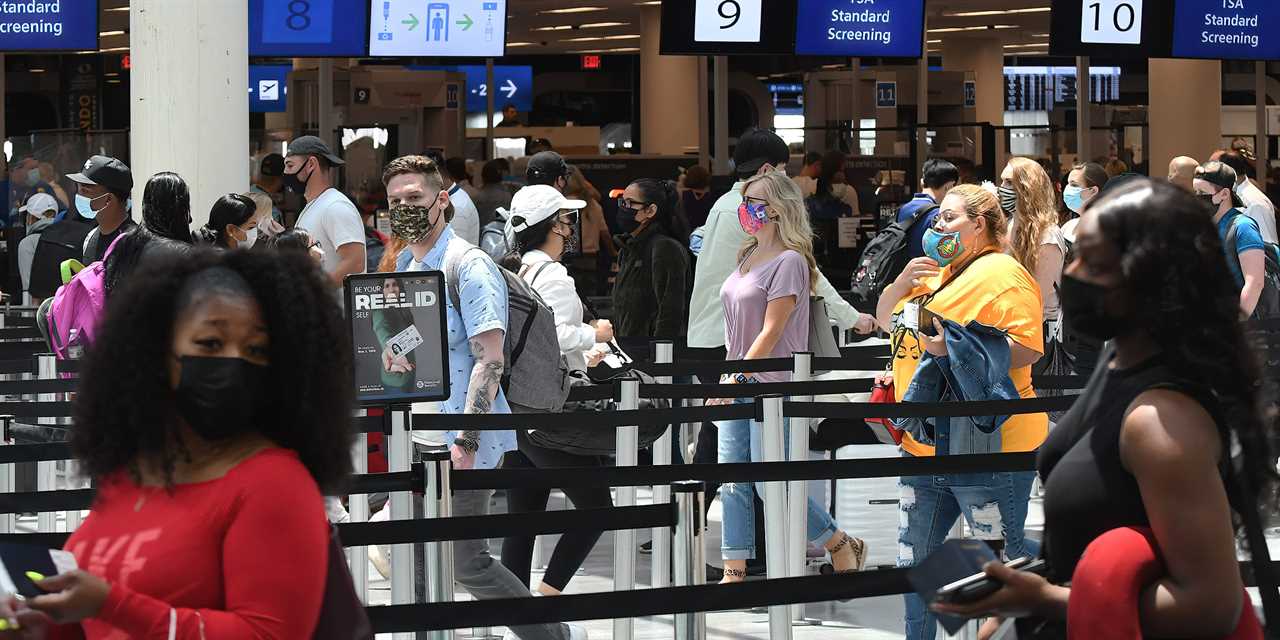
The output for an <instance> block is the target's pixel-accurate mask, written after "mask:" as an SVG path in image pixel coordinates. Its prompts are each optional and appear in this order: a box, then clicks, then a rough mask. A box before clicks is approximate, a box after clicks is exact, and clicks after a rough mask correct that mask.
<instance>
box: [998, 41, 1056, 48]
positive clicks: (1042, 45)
mask: <svg viewBox="0 0 1280 640" xmlns="http://www.w3.org/2000/svg"><path fill="white" fill-rule="evenodd" d="M1048 46H1049V43H1047V42H1033V43H1030V44H1006V45H1004V48H1005V49H1043V48H1045V47H1048Z"/></svg>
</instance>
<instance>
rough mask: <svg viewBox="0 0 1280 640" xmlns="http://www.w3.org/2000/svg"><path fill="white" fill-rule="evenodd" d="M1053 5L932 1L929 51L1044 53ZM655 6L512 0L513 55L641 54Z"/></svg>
mask: <svg viewBox="0 0 1280 640" xmlns="http://www.w3.org/2000/svg"><path fill="white" fill-rule="evenodd" d="M217 1H219V2H222V1H232V0H217ZM241 1H244V0H241ZM683 1H692V0H683ZM793 1H794V0H793ZM1049 3H1050V0H927V4H926V9H927V13H928V18H927V21H928V30H929V38H928V40H929V50H930V51H931V52H935V53H936V52H939V51H940V45H941V41H942V39H943V38H948V39H949V38H953V37H961V38H962V37H967V36H973V35H978V34H981V35H988V34H990V33H997V34H1000V35H1001V36H1002V38H1003V39H1004V40H1005V47H1006V51H1007V52H1008V53H1009V54H1010V55H1015V54H1017V55H1027V54H1031V55H1035V54H1039V53H1045V52H1047V49H1048V43H1049V12H1048V6H1049ZM649 4H661V3H660V2H655V1H653V0H649V1H641V0H508V9H509V11H508V13H509V15H508V26H507V42H508V44H507V52H508V54H511V55H525V54H566V53H620V54H626V53H634V52H638V51H639V48H640V12H641V10H642V5H649ZM101 6H102V15H101V25H100V31H101V33H102V36H101V38H100V42H99V47H100V50H102V51H104V52H121V53H123V52H127V51H128V46H129V35H128V30H129V10H128V7H129V0H102V5H101ZM575 9H590V10H581V11H574V10H575ZM566 10H569V11H566ZM957 14H960V15H957ZM972 14H977V15H972Z"/></svg>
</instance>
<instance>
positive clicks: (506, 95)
mask: <svg viewBox="0 0 1280 640" xmlns="http://www.w3.org/2000/svg"><path fill="white" fill-rule="evenodd" d="M409 68H410V69H419V70H422V71H460V72H462V73H465V74H467V113H484V112H485V111H486V110H488V108H489V105H488V102H489V87H488V86H486V85H485V80H486V79H487V76H486V73H485V68H484V65H480V64H460V65H454V66H438V65H437V66H423V65H411V66H410V67H409ZM493 84H494V86H496V87H497V91H496V93H494V94H493V110H494V111H502V108H503V107H504V106H506V105H508V104H514V105H515V106H516V110H517V111H520V112H523V113H528V112H530V111H533V67H531V66H523V65H521V66H516V65H494V66H493Z"/></svg>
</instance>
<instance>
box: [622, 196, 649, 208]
mask: <svg viewBox="0 0 1280 640" xmlns="http://www.w3.org/2000/svg"><path fill="white" fill-rule="evenodd" d="M651 204H653V203H652V202H635V201H633V200H628V199H626V198H618V208H619V209H643V208H645V207H647V206H649V205H651Z"/></svg>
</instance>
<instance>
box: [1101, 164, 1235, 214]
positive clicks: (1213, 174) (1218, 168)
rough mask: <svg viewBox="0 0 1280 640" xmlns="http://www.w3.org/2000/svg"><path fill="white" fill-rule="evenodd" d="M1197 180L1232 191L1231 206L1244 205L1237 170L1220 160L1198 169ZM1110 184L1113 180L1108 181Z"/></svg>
mask: <svg viewBox="0 0 1280 640" xmlns="http://www.w3.org/2000/svg"><path fill="white" fill-rule="evenodd" d="M1195 177H1196V180H1204V181H1205V182H1208V183H1209V184H1211V185H1213V186H1215V187H1218V188H1219V189H1226V190H1227V191H1230V192H1231V206H1233V207H1242V206H1244V201H1243V200H1241V199H1240V196H1239V195H1237V194H1236V170H1235V169H1232V168H1231V167H1230V165H1228V164H1226V163H1224V162H1220V161H1218V160H1210V161H1209V162H1206V163H1204V164H1202V165H1200V166H1199V167H1198V168H1197V169H1196V176H1195ZM1107 184H1108V185H1110V184H1111V181H1108V182H1107Z"/></svg>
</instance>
